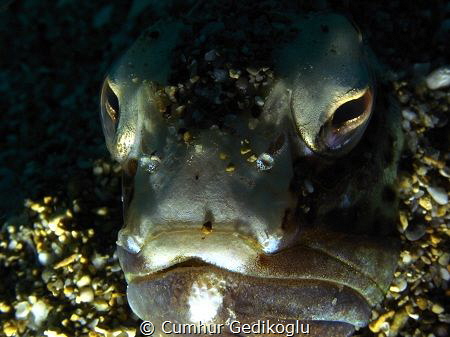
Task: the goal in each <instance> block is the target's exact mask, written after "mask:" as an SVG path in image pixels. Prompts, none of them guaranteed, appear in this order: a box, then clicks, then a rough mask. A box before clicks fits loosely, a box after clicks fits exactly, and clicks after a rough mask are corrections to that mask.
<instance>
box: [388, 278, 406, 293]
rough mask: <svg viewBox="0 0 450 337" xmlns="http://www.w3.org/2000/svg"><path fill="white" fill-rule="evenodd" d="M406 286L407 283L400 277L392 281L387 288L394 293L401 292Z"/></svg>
mask: <svg viewBox="0 0 450 337" xmlns="http://www.w3.org/2000/svg"><path fill="white" fill-rule="evenodd" d="M407 286H408V283H407V282H406V281H405V280H404V279H402V278H400V279H396V280H395V281H394V283H393V284H392V285H391V287H390V288H389V290H390V291H393V292H396V293H401V292H402V291H403V290H405V289H406V287H407Z"/></svg>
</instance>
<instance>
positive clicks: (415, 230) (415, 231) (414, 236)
mask: <svg viewBox="0 0 450 337" xmlns="http://www.w3.org/2000/svg"><path fill="white" fill-rule="evenodd" d="M425 233H426V232H425V226H424V225H420V224H419V225H415V226H409V227H408V228H407V229H406V231H405V236H406V238H407V239H408V240H409V241H416V240H419V239H420V238H421V237H423V236H424V235H425Z"/></svg>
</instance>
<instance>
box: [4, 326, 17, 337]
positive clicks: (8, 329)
mask: <svg viewBox="0 0 450 337" xmlns="http://www.w3.org/2000/svg"><path fill="white" fill-rule="evenodd" d="M3 332H4V333H5V335H6V336H8V337H12V336H17V327H16V326H15V325H13V324H11V323H10V322H6V323H5V324H3Z"/></svg>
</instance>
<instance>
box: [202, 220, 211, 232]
mask: <svg viewBox="0 0 450 337" xmlns="http://www.w3.org/2000/svg"><path fill="white" fill-rule="evenodd" d="M202 232H203V233H204V234H209V233H211V232H212V222H211V221H206V222H205V223H204V224H203V226H202Z"/></svg>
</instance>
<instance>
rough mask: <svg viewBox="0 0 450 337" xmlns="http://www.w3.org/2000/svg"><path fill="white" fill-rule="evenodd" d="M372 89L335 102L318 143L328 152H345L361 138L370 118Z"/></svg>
mask: <svg viewBox="0 0 450 337" xmlns="http://www.w3.org/2000/svg"><path fill="white" fill-rule="evenodd" d="M372 106H373V90H372V89H370V88H367V89H365V90H364V91H360V92H357V93H355V94H352V95H351V96H347V97H344V98H343V99H341V100H339V101H338V102H336V104H335V105H334V111H333V113H332V115H331V117H330V119H329V121H328V122H327V123H326V124H325V125H324V127H323V128H322V130H321V132H320V134H319V137H320V138H321V139H320V140H319V143H322V146H323V147H324V148H325V149H326V150H327V152H330V153H336V154H338V153H342V152H347V151H349V150H350V149H351V148H353V147H354V146H355V145H356V144H357V142H358V141H359V139H360V138H361V136H362V134H363V132H364V130H365V128H366V126H367V122H368V121H369V119H370V116H371V112H372Z"/></svg>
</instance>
